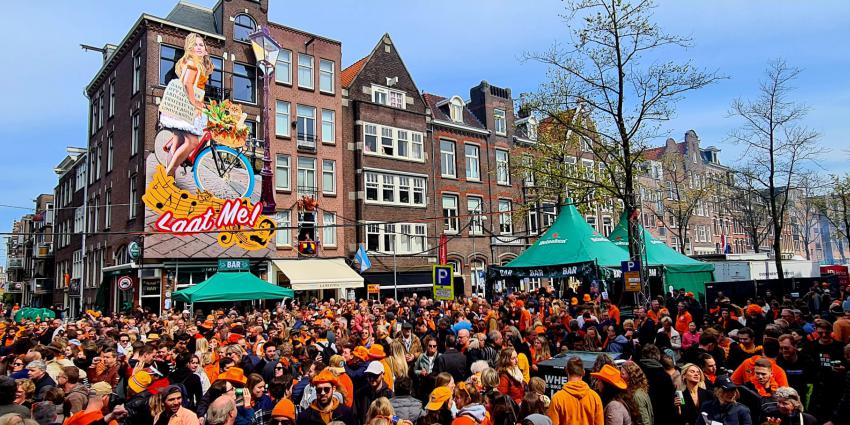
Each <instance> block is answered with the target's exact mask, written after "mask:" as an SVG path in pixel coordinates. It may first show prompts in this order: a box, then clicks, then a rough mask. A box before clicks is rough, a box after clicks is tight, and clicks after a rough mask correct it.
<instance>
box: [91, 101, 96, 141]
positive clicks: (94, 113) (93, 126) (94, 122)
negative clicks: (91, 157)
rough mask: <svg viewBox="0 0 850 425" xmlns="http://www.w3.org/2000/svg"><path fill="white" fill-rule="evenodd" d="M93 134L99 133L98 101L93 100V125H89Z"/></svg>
mask: <svg viewBox="0 0 850 425" xmlns="http://www.w3.org/2000/svg"><path fill="white" fill-rule="evenodd" d="M89 129H91V130H90V131H91V134H92V135H94V134H95V133H97V99H94V98H92V100H91V123H89Z"/></svg>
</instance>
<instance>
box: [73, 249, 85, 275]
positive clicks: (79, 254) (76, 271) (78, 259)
mask: <svg viewBox="0 0 850 425" xmlns="http://www.w3.org/2000/svg"><path fill="white" fill-rule="evenodd" d="M73 261H74V262H73V266H71V279H81V278H82V277H83V250H82V249H78V250H76V251H74V259H73Z"/></svg>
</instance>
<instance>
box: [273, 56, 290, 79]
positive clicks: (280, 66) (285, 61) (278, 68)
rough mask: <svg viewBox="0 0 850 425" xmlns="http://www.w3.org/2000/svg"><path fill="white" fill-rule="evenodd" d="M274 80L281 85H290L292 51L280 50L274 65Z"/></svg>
mask: <svg viewBox="0 0 850 425" xmlns="http://www.w3.org/2000/svg"><path fill="white" fill-rule="evenodd" d="M274 80H275V81H276V82H278V83H282V84H290V85H291V84H292V50H288V49H280V53H279V54H278V56H277V62H276V63H275V71H274Z"/></svg>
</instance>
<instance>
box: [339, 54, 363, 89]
mask: <svg viewBox="0 0 850 425" xmlns="http://www.w3.org/2000/svg"><path fill="white" fill-rule="evenodd" d="M368 59H369V56H366V57H364V58H362V59H360V60H359V61H357V62H354V63H353V64H351V65H349V66H348V68H345V69H343V70H342V74H340V80H341V81H342V86H343V87H346V88H347V87H349V86H351V83H353V82H354V77H357V74H359V73H360V70H361V69H363V65H366V62H368Z"/></svg>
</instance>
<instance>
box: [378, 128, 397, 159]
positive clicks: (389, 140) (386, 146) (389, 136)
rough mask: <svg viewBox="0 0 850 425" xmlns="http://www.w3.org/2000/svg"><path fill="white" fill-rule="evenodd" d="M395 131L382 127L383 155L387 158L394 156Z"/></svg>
mask: <svg viewBox="0 0 850 425" xmlns="http://www.w3.org/2000/svg"><path fill="white" fill-rule="evenodd" d="M393 152H395V150H394V143H393V129H392V128H390V127H381V153H382V154H384V155H386V156H393Z"/></svg>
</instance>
